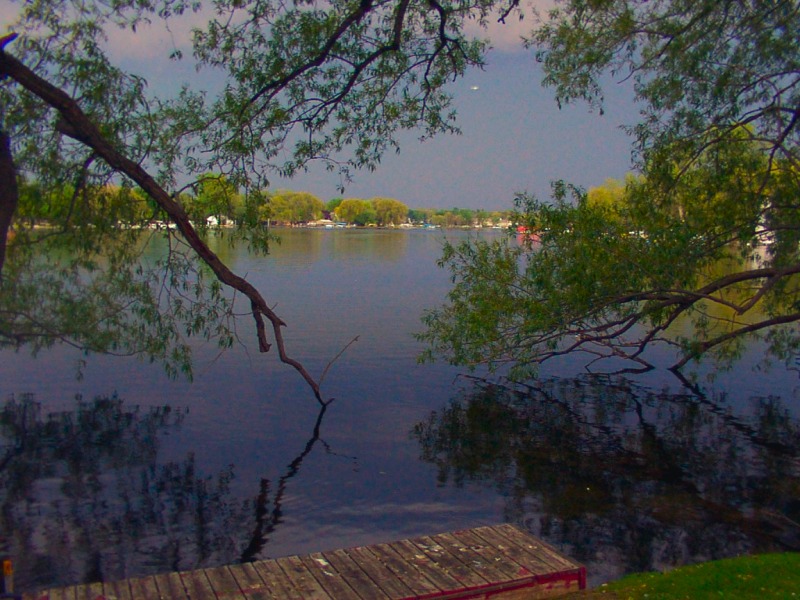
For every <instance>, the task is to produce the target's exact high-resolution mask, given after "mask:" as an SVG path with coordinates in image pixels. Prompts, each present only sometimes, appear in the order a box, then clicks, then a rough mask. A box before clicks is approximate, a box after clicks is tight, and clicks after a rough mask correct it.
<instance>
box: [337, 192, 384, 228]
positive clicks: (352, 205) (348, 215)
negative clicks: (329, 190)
mask: <svg viewBox="0 0 800 600" xmlns="http://www.w3.org/2000/svg"><path fill="white" fill-rule="evenodd" d="M336 216H337V218H338V219H340V220H342V221H344V222H345V223H354V224H355V225H368V224H369V223H375V220H376V218H377V215H376V214H375V208H374V207H373V206H372V203H371V202H370V201H369V200H363V199H361V198H345V199H344V200H342V201H341V202H340V203H339V206H337V207H336Z"/></svg>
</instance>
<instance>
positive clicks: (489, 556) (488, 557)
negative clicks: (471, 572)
mask: <svg viewBox="0 0 800 600" xmlns="http://www.w3.org/2000/svg"><path fill="white" fill-rule="evenodd" d="M437 539H439V541H440V543H441V544H442V545H444V546H446V547H448V548H450V551H451V552H452V553H454V554H456V553H458V555H459V556H460V557H462V560H465V561H469V563H470V565H471V567H472V568H473V569H475V571H477V572H478V573H480V574H481V576H483V577H484V579H486V580H487V581H490V582H491V583H494V584H502V583H505V582H514V581H518V580H519V579H520V575H519V567H518V565H516V564H509V563H508V561H507V560H506V558H505V557H504V556H503V555H502V554H501V553H500V552H499V551H498V549H497V548H494V547H493V546H491V545H490V544H488V543H487V542H486V541H485V540H483V539H481V538H479V537H477V536H473V535H470V533H469V531H459V532H454V533H452V534H450V533H447V534H443V535H441V536H437Z"/></svg>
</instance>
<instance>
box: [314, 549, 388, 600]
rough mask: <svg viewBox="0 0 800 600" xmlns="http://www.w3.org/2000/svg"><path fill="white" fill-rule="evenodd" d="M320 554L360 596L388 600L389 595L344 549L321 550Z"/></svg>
mask: <svg viewBox="0 0 800 600" xmlns="http://www.w3.org/2000/svg"><path fill="white" fill-rule="evenodd" d="M322 556H323V557H324V558H325V560H327V561H328V562H329V563H330V564H331V566H332V567H333V568H334V569H336V571H337V572H338V573H339V574H340V575H341V576H342V577H343V578H344V580H345V581H346V582H347V584H348V585H349V586H350V587H351V588H353V590H354V591H355V592H356V594H357V595H358V596H360V597H361V598H369V599H373V598H374V599H375V600H388V599H389V598H390V596H389V595H388V594H387V593H386V592H385V591H384V590H383V588H382V587H380V586H379V585H378V584H377V582H376V581H374V580H373V579H372V578H371V577H370V576H369V575H368V574H367V573H366V571H365V570H364V569H363V568H362V566H361V565H360V564H357V563H356V562H354V561H353V559H352V558H351V557H350V555H349V554H347V553H346V552H345V551H344V550H333V551H329V552H323V553H322Z"/></svg>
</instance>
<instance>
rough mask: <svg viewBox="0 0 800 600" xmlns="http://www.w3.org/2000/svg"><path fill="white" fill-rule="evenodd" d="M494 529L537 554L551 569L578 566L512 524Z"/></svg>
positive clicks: (558, 569)
mask: <svg viewBox="0 0 800 600" xmlns="http://www.w3.org/2000/svg"><path fill="white" fill-rule="evenodd" d="M495 530H496V531H497V533H499V534H501V535H503V536H505V537H506V538H508V539H509V540H511V541H512V542H514V543H515V544H517V545H519V546H520V547H522V548H524V549H525V550H527V551H528V552H531V553H532V554H535V555H536V556H538V557H539V558H540V559H541V560H543V561H544V562H546V563H547V564H548V565H550V567H551V569H552V570H556V571H560V570H564V569H575V568H579V567H580V565H579V564H578V563H576V562H574V561H572V560H569V559H568V558H566V557H565V556H563V555H562V554H560V553H559V552H558V551H557V550H556V549H555V548H553V547H552V546H550V545H548V544H545V543H544V542H543V541H542V540H540V539H538V538H534V537H533V536H531V535H529V534H527V533H523V532H522V531H521V530H519V529H517V528H516V527H514V526H512V525H508V524H506V525H499V526H497V527H496V528H495Z"/></svg>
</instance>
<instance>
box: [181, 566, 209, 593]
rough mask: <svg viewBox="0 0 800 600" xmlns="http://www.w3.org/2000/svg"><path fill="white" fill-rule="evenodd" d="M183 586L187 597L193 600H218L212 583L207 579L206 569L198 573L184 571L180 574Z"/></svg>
mask: <svg viewBox="0 0 800 600" xmlns="http://www.w3.org/2000/svg"><path fill="white" fill-rule="evenodd" d="M179 578H180V581H181V585H182V586H183V588H184V589H185V590H186V595H187V596H188V597H189V598H191V600H216V598H217V595H216V594H215V593H214V588H212V587H211V582H210V581H209V580H208V577H206V572H205V570H204V569H201V570H198V571H184V572H182V573H180V574H179Z"/></svg>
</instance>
